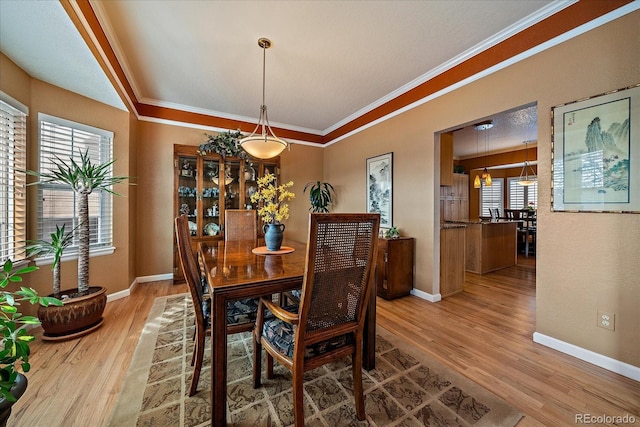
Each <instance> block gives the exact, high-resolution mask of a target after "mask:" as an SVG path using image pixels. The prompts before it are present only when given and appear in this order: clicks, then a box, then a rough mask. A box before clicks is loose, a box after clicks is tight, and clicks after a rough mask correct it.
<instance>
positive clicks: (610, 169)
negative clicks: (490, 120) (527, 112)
mask: <svg viewBox="0 0 640 427" xmlns="http://www.w3.org/2000/svg"><path fill="white" fill-rule="evenodd" d="M551 125H552V127H551V153H552V154H551V157H552V165H551V172H552V176H553V181H552V188H551V209H552V211H569V212H612V213H640V84H637V85H633V86H629V87H626V88H623V89H618V90H615V91H611V92H607V93H604V94H601V95H597V96H593V97H589V98H586V99H581V100H578V101H573V102H570V103H567V104H562V105H557V106H555V107H553V108H552V109H551Z"/></svg>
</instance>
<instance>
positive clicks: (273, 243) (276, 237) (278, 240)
mask: <svg viewBox="0 0 640 427" xmlns="http://www.w3.org/2000/svg"><path fill="white" fill-rule="evenodd" d="M262 231H264V243H265V245H266V246H267V250H269V251H279V250H280V246H282V237H283V236H282V235H283V233H284V224H265V225H264V226H263V227H262Z"/></svg>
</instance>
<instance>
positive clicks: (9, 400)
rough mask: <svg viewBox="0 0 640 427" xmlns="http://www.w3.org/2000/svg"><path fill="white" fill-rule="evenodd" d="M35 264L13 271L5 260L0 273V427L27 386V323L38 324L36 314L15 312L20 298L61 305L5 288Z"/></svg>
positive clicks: (29, 337)
mask: <svg viewBox="0 0 640 427" xmlns="http://www.w3.org/2000/svg"><path fill="white" fill-rule="evenodd" d="M37 268H38V267H35V266H30V267H22V268H19V269H17V270H15V271H14V268H13V262H12V261H11V260H10V259H7V260H5V261H4V262H3V264H2V271H1V272H0V288H2V291H0V426H1V427H4V426H5V425H6V423H7V419H8V418H9V415H10V414H11V407H12V406H13V404H14V403H15V402H16V401H17V400H18V399H19V398H20V396H22V394H23V393H24V391H25V390H26V388H27V378H26V376H25V375H24V373H26V372H29V370H30V369H31V365H30V364H29V355H30V353H31V350H30V347H29V343H31V342H32V341H33V340H34V339H35V337H34V336H33V335H29V334H28V333H27V330H26V326H27V325H33V326H36V325H39V324H40V322H39V321H38V318H37V317H34V316H26V315H23V314H22V313H20V312H19V311H18V307H19V306H20V303H21V302H23V301H26V302H29V303H30V304H40V305H43V306H47V305H62V302H60V301H59V300H57V299H55V298H51V297H41V296H38V294H37V292H36V291H35V290H33V289H32V288H27V287H24V286H22V287H20V289H19V290H17V291H5V290H4V289H5V288H6V287H7V285H8V284H9V283H19V282H22V276H23V275H25V274H27V273H30V272H32V271H34V270H36V269H37Z"/></svg>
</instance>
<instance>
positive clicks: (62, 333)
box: [38, 286, 107, 340]
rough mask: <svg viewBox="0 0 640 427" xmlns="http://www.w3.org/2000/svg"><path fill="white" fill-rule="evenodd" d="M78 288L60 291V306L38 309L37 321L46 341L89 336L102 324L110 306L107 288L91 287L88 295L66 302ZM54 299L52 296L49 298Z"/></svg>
mask: <svg viewBox="0 0 640 427" xmlns="http://www.w3.org/2000/svg"><path fill="white" fill-rule="evenodd" d="M75 293H77V290H76V289H69V290H66V291H62V292H61V296H58V298H59V299H61V300H62V301H63V305H62V306H61V307H56V306H49V307H42V306H41V307H39V308H38V318H39V319H40V322H41V324H42V329H43V330H44V334H43V335H42V339H43V340H65V339H71V338H76V337H79V336H82V335H86V334H88V333H89V332H91V331H93V330H95V329H97V328H98V327H99V326H100V325H102V313H104V309H105V307H106V305H107V295H106V293H107V289H106V288H103V287H100V286H92V287H90V288H89V294H87V295H83V296H79V297H75V296H74V297H70V298H66V299H63V297H62V296H64V295H73V294H75ZM49 296H53V294H51V295H49Z"/></svg>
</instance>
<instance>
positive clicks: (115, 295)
mask: <svg viewBox="0 0 640 427" xmlns="http://www.w3.org/2000/svg"><path fill="white" fill-rule="evenodd" d="M132 289H133V286H132V287H130V288H129V289H125V290H123V291H119V292H116V293H113V294H109V295H107V302H111V301H115V300H117V299H120V298H125V297H128V296H129V295H131V290H132Z"/></svg>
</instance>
